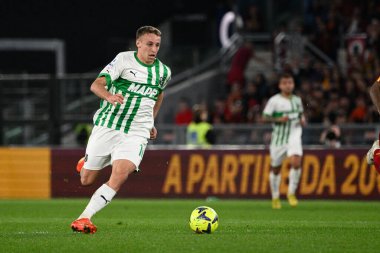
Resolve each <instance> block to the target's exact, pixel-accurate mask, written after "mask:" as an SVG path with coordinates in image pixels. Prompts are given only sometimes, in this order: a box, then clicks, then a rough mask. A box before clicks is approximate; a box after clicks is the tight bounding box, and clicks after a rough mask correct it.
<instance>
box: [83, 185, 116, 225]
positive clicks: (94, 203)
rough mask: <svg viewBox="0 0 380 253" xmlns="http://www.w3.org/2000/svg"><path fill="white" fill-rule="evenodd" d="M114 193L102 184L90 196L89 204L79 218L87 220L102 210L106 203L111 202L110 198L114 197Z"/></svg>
mask: <svg viewBox="0 0 380 253" xmlns="http://www.w3.org/2000/svg"><path fill="white" fill-rule="evenodd" d="M115 194H116V192H115V191H114V190H113V189H112V188H111V187H109V186H108V185H106V184H103V185H102V186H100V187H99V189H97V190H96V192H95V193H94V195H92V197H91V199H90V202H89V203H88V205H87V206H86V209H84V211H83V213H82V214H81V215H80V216H79V218H78V219H81V218H89V219H91V217H92V216H93V215H94V214H95V213H97V212H98V211H100V210H101V209H102V208H104V207H105V206H106V205H107V204H108V203H110V202H111V200H112V198H113V197H114V196H115Z"/></svg>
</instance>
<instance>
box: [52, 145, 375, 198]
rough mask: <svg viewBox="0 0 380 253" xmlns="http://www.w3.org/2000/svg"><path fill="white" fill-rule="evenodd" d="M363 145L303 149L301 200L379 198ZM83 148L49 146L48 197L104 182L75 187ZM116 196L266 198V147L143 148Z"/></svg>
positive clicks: (285, 168)
mask: <svg viewBox="0 0 380 253" xmlns="http://www.w3.org/2000/svg"><path fill="white" fill-rule="evenodd" d="M366 151H367V150H364V149H339V150H336V149H334V150H311V149H307V150H304V157H303V161H302V176H301V180H300V184H299V187H298V196H299V197H300V198H310V199H365V200H369V199H372V200H376V199H379V197H380V194H379V193H380V175H379V174H378V173H377V172H376V170H375V169H374V168H372V167H370V166H368V165H367V163H366V160H365V153H366ZM83 154H84V150H79V149H77V150H65V149H53V150H52V179H51V182H52V189H51V193H52V197H88V196H91V195H92V193H93V192H94V191H95V190H96V189H97V188H98V187H99V185H101V184H102V183H104V182H106V181H107V179H108V177H109V175H110V172H111V169H110V168H105V169H103V172H102V175H101V176H100V177H99V178H98V183H97V184H96V185H94V186H91V187H82V186H80V179H79V175H78V174H77V172H76V171H75V166H76V162H77V161H78V160H79V158H80V157H81V156H83ZM140 168H141V172H139V173H136V174H132V175H131V176H130V177H129V178H128V180H127V182H126V184H125V186H123V188H122V189H121V191H120V192H119V193H118V196H119V197H139V198H140V197H143V198H145V197H146V198H155V197H160V198H162V197H170V198H206V197H218V198H269V197H270V189H269V181H268V175H269V169H270V157H269V155H268V151H267V150H147V151H146V152H145V155H144V160H143V162H142V164H141V166H140ZM288 172H289V163H288V161H287V160H286V161H285V162H284V163H283V165H282V170H281V175H282V182H281V194H284V195H285V194H286V192H287V183H288V180H287V177H288Z"/></svg>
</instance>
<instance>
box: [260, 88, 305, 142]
mask: <svg viewBox="0 0 380 253" xmlns="http://www.w3.org/2000/svg"><path fill="white" fill-rule="evenodd" d="M302 113H303V105H302V100H301V98H300V97H298V96H296V95H292V96H290V98H286V97H284V96H282V95H281V94H280V93H278V94H276V95H274V96H272V97H271V98H270V99H269V100H268V103H267V104H266V106H265V108H264V111H263V114H264V116H268V117H273V118H276V117H282V116H288V118H289V121H287V122H285V123H273V131H272V141H271V145H275V146H281V145H284V144H288V143H289V142H291V143H293V140H294V141H297V140H298V141H299V140H300V139H301V136H302V126H301V124H300V119H301V115H302Z"/></svg>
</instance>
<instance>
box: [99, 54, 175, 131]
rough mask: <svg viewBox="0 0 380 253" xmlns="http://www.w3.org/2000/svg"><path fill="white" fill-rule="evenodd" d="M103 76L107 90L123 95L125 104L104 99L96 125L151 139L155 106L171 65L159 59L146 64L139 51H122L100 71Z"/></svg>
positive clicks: (169, 76)
mask: <svg viewBox="0 0 380 253" xmlns="http://www.w3.org/2000/svg"><path fill="white" fill-rule="evenodd" d="M101 76H104V77H105V78H106V80H107V87H106V89H107V90H108V91H109V92H110V93H112V94H122V95H123V97H124V103H123V104H121V105H120V104H118V105H116V106H114V105H112V104H111V103H108V102H107V101H105V100H101V102H100V108H99V109H98V110H97V111H96V113H95V115H94V125H97V126H103V127H108V128H111V129H115V130H119V131H122V132H124V133H126V134H130V135H137V136H142V137H145V138H149V137H150V130H151V129H152V127H153V125H154V118H153V107H154V105H155V103H156V101H157V97H158V95H159V94H160V93H161V92H162V91H163V90H164V88H165V86H166V85H167V83H168V82H169V80H170V78H171V71H170V68H169V67H168V66H166V65H164V64H163V63H162V62H161V61H159V60H158V59H156V60H155V61H154V63H153V64H151V65H147V64H144V63H143V62H141V61H140V60H139V59H138V58H137V52H135V51H127V52H121V53H119V54H118V55H117V56H116V58H115V59H114V60H113V61H112V62H111V63H110V64H108V65H107V66H106V67H105V68H104V69H103V70H102V71H101V72H100V74H99V76H98V77H101Z"/></svg>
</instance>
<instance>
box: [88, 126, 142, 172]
mask: <svg viewBox="0 0 380 253" xmlns="http://www.w3.org/2000/svg"><path fill="white" fill-rule="evenodd" d="M147 143H148V140H147V139H146V138H144V137H140V136H130V135H127V134H125V133H123V132H121V131H118V130H114V129H110V128H107V127H101V126H94V128H93V130H92V133H91V136H90V138H89V140H88V144H87V148H86V156H85V163H84V168H85V169H88V170H101V169H103V168H104V167H106V166H108V165H110V164H112V163H113V161H115V160H120V159H121V160H124V159H125V160H129V161H131V162H132V163H133V164H134V165H135V166H136V170H137V171H138V170H139V169H138V167H139V165H140V162H141V160H142V157H143V155H144V152H145V148H146V145H147Z"/></svg>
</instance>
